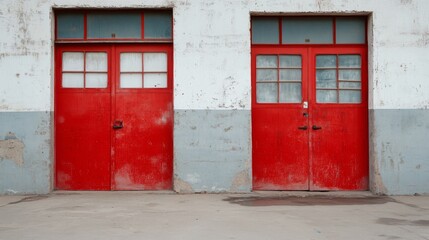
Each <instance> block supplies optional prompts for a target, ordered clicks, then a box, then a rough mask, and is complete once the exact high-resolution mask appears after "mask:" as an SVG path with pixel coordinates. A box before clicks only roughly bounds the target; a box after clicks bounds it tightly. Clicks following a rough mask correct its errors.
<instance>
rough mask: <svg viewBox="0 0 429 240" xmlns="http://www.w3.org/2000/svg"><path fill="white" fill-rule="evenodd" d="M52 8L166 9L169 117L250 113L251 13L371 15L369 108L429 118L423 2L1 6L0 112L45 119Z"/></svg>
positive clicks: (251, 0)
mask: <svg viewBox="0 0 429 240" xmlns="http://www.w3.org/2000/svg"><path fill="white" fill-rule="evenodd" d="M52 7H97V8H98V7H100V8H102V7H108V8H115V7H117V8H120V7H135V8H154V7H172V8H173V9H174V48H175V54H174V64H175V73H174V81H175V108H176V109H250V32H249V28H250V14H251V13H258V14H259V13H267V14H271V13H282V14H283V13H284V14H289V13H294V14H295V13H299V14H325V13H332V14H348V13H350V14H355V13H367V14H370V13H372V14H373V15H372V16H373V26H371V27H372V30H373V39H371V45H370V46H369V48H370V49H372V50H373V52H372V55H370V58H372V59H370V63H371V62H373V66H370V76H372V79H370V81H371V80H372V81H373V85H372V86H373V89H370V93H373V94H371V95H370V98H371V99H370V103H371V104H370V107H371V108H375V109H403V108H408V109H415V108H429V94H428V92H429V81H428V79H429V68H428V67H427V66H429V58H428V57H427V56H429V47H428V46H429V14H427V12H428V11H429V1H427V0H378V1H373V0H360V1H351V0H350V1H349V0H301V1H294V0H259V1H257V0H241V1H238V0H229V1H219V0H211V1H208V0H176V1H175V0H156V1H154V0H140V1H135V0H125V1H114V0H108V1H105V0H103V1H101V0H85V1H75V0H67V1H65V0H64V1H60V0H50V1H49V0H34V1H24V0H18V1H16V0H2V4H1V8H0V33H1V35H0V73H1V76H0V111H46V110H51V109H52V104H53V100H52V99H53V97H52V95H53V93H52V82H53V80H52V72H53V63H52V54H53V52H52V51H53V40H52V24H53V22H52V18H51V14H52V10H51V8H52Z"/></svg>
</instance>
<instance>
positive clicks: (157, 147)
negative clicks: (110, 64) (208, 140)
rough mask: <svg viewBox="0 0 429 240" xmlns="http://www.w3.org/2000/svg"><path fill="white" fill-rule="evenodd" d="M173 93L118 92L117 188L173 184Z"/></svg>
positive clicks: (115, 169)
mask: <svg viewBox="0 0 429 240" xmlns="http://www.w3.org/2000/svg"><path fill="white" fill-rule="evenodd" d="M171 100H172V99H171V94H169V93H164V94H157V93H140V94H139V93H131V94H130V93H117V94H116V119H119V120H121V121H123V128H121V129H118V130H115V142H116V144H115V168H114V173H113V189H115V190H159V189H171V187H172V179H171V174H172V171H171V170H172V161H171V160H172V158H173V156H172V152H173V144H172V142H173V141H172V140H173V139H172V132H173V105H172V101H171Z"/></svg>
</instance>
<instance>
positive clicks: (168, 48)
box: [54, 43, 174, 190]
mask: <svg viewBox="0 0 429 240" xmlns="http://www.w3.org/2000/svg"><path fill="white" fill-rule="evenodd" d="M117 46H120V47H122V48H127V46H132V47H133V48H135V47H139V48H141V49H146V50H147V51H148V52H154V51H157V52H161V51H162V52H166V53H167V66H168V70H167V75H168V76H167V81H168V82H167V88H165V89H144V90H134V89H127V90H125V89H121V90H119V91H121V92H133V91H134V92H135V91H144V92H152V93H155V92H163V93H167V94H170V95H171V97H172V98H173V69H174V67H173V54H172V53H173V46H172V44H171V43H154V44H148V43H145V44H139V43H132V44H128V43H97V44H94V43H87V44H84V43H73V44H67V43H64V44H60V43H57V44H56V45H55V72H54V77H55V80H54V122H55V124H54V159H55V160H54V170H55V171H54V180H55V181H54V188H55V189H64V190H113V189H112V186H113V184H112V181H113V178H112V174H113V171H112V170H113V169H114V166H113V163H114V162H115V154H114V146H115V144H114V141H115V133H114V130H113V129H112V128H111V125H110V128H109V129H110V133H109V135H110V139H109V141H110V145H111V147H110V151H109V152H110V164H109V165H110V166H109V168H108V171H109V181H108V185H109V186H107V185H106V184H104V183H103V184H102V185H100V186H96V187H93V186H90V187H89V188H88V187H86V186H82V185H81V184H78V185H73V184H71V185H69V184H66V185H64V184H59V182H60V179H59V176H58V172H59V170H60V169H59V164H58V161H59V160H58V159H59V153H58V151H57V149H58V145H59V143H58V141H59V138H58V137H59V136H58V132H59V131H58V126H57V123H58V121H59V120H60V119H59V116H58V110H59V106H58V101H59V97H60V94H64V93H108V94H110V121H109V122H110V124H112V123H113V121H114V118H115V114H116V112H115V109H116V108H115V107H116V106H115V98H116V92H117V91H118V90H117V88H116V86H118V81H119V78H118V77H117V74H119V73H118V72H119V65H118V64H119V63H118V61H117V59H116V58H115V55H116V54H115V52H116V51H115V49H116V47H117ZM148 49H149V50H148ZM65 51H71V52H85V51H88V52H93V51H100V52H101V51H103V52H107V53H108V85H107V88H104V89H84V88H62V87H61V80H62V53H63V52H65ZM84 64H85V63H84ZM115 77H116V79H115V81H113V78H115ZM172 118H174V114H173V116H172ZM171 134H172V132H171ZM170 161H171V164H170V166H171V167H170V168H171V169H169V173H170V176H171V177H170V179H171V181H170V184H167V185H168V187H167V188H165V187H164V188H165V189H171V188H172V162H173V159H172V158H171V160H170ZM59 185H61V186H59Z"/></svg>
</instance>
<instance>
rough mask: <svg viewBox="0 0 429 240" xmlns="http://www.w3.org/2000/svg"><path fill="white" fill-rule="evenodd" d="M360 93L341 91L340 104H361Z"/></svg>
mask: <svg viewBox="0 0 429 240" xmlns="http://www.w3.org/2000/svg"><path fill="white" fill-rule="evenodd" d="M360 95H361V94H360V91H347V90H340V103H360V101H361V100H360V99H361V96H360Z"/></svg>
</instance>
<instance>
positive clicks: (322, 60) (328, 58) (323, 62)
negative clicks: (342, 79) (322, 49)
mask: <svg viewBox="0 0 429 240" xmlns="http://www.w3.org/2000/svg"><path fill="white" fill-rule="evenodd" d="M316 67H317V68H336V67H337V56H335V55H318V56H316Z"/></svg>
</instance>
